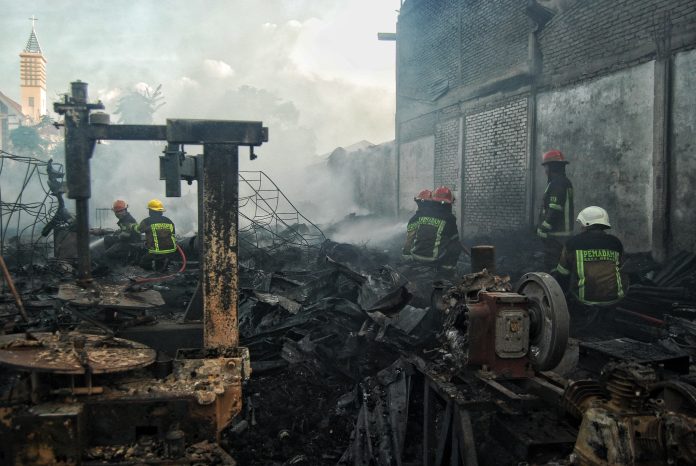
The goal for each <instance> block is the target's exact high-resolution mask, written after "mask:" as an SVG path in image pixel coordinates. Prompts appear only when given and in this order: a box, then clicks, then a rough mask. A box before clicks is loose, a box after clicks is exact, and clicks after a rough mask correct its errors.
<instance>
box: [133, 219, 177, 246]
mask: <svg viewBox="0 0 696 466" xmlns="http://www.w3.org/2000/svg"><path fill="white" fill-rule="evenodd" d="M134 230H135V231H137V232H139V233H144V234H145V245H146V246H147V251H148V252H149V253H150V254H170V253H172V252H175V251H176V238H175V237H174V233H175V230H174V222H172V221H171V220H169V219H168V218H167V217H165V216H164V215H162V213H161V212H151V213H150V216H149V217H147V218H146V219H145V220H143V221H142V222H140V225H137V226H136V227H135V228H134Z"/></svg>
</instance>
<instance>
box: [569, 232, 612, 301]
mask: <svg viewBox="0 0 696 466" xmlns="http://www.w3.org/2000/svg"><path fill="white" fill-rule="evenodd" d="M622 260H623V245H622V244H621V241H620V240H619V239H618V238H617V237H615V236H613V235H610V234H607V233H605V232H604V231H603V230H599V229H592V230H587V231H584V232H582V233H580V234H579V235H575V236H573V237H572V238H570V239H569V240H568V241H567V242H566V245H565V247H564V248H563V252H562V253H561V259H560V261H559V263H558V266H557V267H556V271H557V272H559V273H560V274H561V275H565V276H567V277H569V279H570V283H569V287H570V292H571V293H572V294H573V295H574V296H575V297H576V298H577V299H578V300H579V301H580V302H582V303H585V304H612V303H616V302H618V301H620V300H621V299H622V298H623V297H624V289H623V283H622V281H621V263H622Z"/></svg>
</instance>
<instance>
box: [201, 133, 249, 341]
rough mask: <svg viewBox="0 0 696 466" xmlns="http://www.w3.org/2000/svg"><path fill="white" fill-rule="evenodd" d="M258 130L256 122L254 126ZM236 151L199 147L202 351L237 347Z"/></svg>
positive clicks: (216, 146)
mask: <svg viewBox="0 0 696 466" xmlns="http://www.w3.org/2000/svg"><path fill="white" fill-rule="evenodd" d="M259 127H260V124H259ZM238 151H239V147H238V146H237V145H236V144H208V143H206V144H205V145H204V146H203V179H204V180H205V189H204V192H203V209H202V211H203V223H202V225H201V226H202V228H199V234H200V235H201V243H200V245H201V248H202V270H203V277H202V290H203V344H204V346H205V347H206V348H229V347H236V346H237V344H238V342H239V330H238V328H237V301H238V297H239V290H238V280H239V270H238V264H237V250H238V248H237V225H238V209H239V199H238V190H239V186H238V177H239V158H238Z"/></svg>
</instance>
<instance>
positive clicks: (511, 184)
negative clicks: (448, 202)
mask: <svg viewBox="0 0 696 466" xmlns="http://www.w3.org/2000/svg"><path fill="white" fill-rule="evenodd" d="M527 104H528V99H527V98H526V97H525V98H517V99H514V100H511V101H509V102H506V103H503V104H502V105H499V106H496V107H493V108H486V109H484V110H481V111H477V112H473V113H471V114H467V115H466V117H465V122H466V124H465V140H464V163H463V165H464V180H463V185H462V199H463V200H462V203H463V227H462V230H463V231H462V232H463V235H465V236H469V235H476V234H480V233H490V232H493V231H500V230H504V231H514V230H516V229H518V228H521V227H523V226H524V225H525V224H526V220H527V218H526V217H527V215H526V194H525V193H526V184H527Z"/></svg>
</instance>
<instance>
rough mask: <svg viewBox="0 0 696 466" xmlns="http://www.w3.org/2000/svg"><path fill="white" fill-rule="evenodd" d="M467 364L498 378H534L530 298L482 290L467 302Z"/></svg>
mask: <svg viewBox="0 0 696 466" xmlns="http://www.w3.org/2000/svg"><path fill="white" fill-rule="evenodd" d="M466 307H467V310H468V313H467V326H468V328H467V335H468V361H467V363H468V364H473V365H476V366H481V367H485V368H486V369H487V370H488V371H489V372H491V373H493V374H495V376H496V377H498V378H523V377H531V376H532V375H533V372H532V370H531V365H530V361H529V358H528V357H527V352H528V348H529V324H530V321H529V314H528V312H527V300H526V299H525V298H524V296H521V295H519V294H516V293H499V292H493V293H491V292H481V293H479V301H478V302H470V303H467V305H466Z"/></svg>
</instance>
